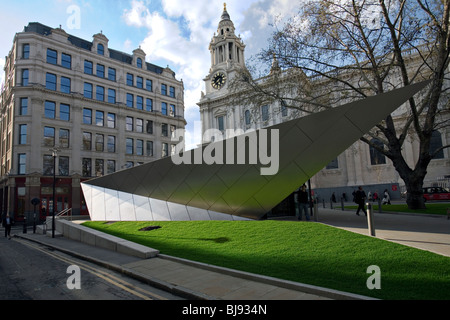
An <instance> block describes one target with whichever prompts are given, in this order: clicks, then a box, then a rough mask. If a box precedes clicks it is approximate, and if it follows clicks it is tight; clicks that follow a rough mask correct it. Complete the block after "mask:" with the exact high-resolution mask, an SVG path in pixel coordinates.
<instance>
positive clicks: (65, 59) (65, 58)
mask: <svg viewBox="0 0 450 320" xmlns="http://www.w3.org/2000/svg"><path fill="white" fill-rule="evenodd" d="M61 66H63V67H64V68H67V69H72V57H71V56H70V55H68V54H65V53H62V54H61Z"/></svg>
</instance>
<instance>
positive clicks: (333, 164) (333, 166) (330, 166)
mask: <svg viewBox="0 0 450 320" xmlns="http://www.w3.org/2000/svg"><path fill="white" fill-rule="evenodd" d="M326 168H327V169H329V170H330V169H338V168H339V161H338V159H337V158H335V159H333V160H331V162H330V163H329V164H327V166H326Z"/></svg>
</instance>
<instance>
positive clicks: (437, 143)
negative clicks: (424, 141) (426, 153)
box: [430, 130, 444, 159]
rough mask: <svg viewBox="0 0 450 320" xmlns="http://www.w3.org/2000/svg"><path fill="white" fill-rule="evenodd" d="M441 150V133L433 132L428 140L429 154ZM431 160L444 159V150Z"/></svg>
mask: <svg viewBox="0 0 450 320" xmlns="http://www.w3.org/2000/svg"><path fill="white" fill-rule="evenodd" d="M440 148H442V137H441V133H440V132H439V131H437V130H434V131H433V133H432V134H431V139H430V154H431V155H432V154H434V153H435V152H436V150H438V149H440ZM433 159H444V150H443V149H441V150H439V151H438V152H437V153H436V154H435V155H434V157H433Z"/></svg>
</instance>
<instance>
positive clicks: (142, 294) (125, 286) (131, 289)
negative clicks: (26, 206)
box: [14, 238, 168, 300]
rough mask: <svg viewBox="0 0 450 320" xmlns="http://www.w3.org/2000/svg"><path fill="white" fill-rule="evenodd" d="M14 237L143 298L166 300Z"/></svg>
mask: <svg viewBox="0 0 450 320" xmlns="http://www.w3.org/2000/svg"><path fill="white" fill-rule="evenodd" d="M14 239H15V240H16V241H18V242H20V243H22V244H24V245H26V246H28V247H31V248H33V249H36V250H39V251H41V252H43V253H45V254H46V255H49V256H51V257H53V258H55V259H58V260H60V261H63V262H65V263H68V264H70V265H77V266H78V267H80V269H83V270H85V271H87V272H89V273H91V274H93V275H95V276H97V277H99V278H101V279H103V280H105V281H107V282H109V283H110V284H112V285H114V286H116V287H118V288H121V289H122V290H125V291H127V292H129V293H131V294H133V295H135V296H137V297H139V298H141V299H143V300H168V299H167V298H164V297H162V296H160V295H158V294H156V293H153V292H150V291H147V290H145V289H142V288H140V287H137V286H135V285H133V284H131V283H129V282H127V281H125V280H123V279H120V278H118V277H116V276H114V275H112V274H110V273H108V272H105V271H102V270H99V269H95V268H94V267H91V266H89V265H87V264H85V263H82V262H80V261H75V260H72V259H70V258H67V257H63V256H62V255H59V254H57V253H54V252H49V251H47V250H45V249H43V248H42V247H39V246H37V245H34V244H31V243H29V242H28V241H26V240H22V239H18V238H14Z"/></svg>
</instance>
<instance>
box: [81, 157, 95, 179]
mask: <svg viewBox="0 0 450 320" xmlns="http://www.w3.org/2000/svg"><path fill="white" fill-rule="evenodd" d="M81 163H82V175H83V177H90V176H92V159H90V158H83V160H82V162H81Z"/></svg>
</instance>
